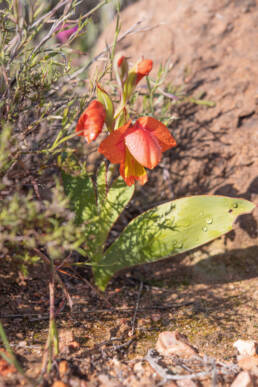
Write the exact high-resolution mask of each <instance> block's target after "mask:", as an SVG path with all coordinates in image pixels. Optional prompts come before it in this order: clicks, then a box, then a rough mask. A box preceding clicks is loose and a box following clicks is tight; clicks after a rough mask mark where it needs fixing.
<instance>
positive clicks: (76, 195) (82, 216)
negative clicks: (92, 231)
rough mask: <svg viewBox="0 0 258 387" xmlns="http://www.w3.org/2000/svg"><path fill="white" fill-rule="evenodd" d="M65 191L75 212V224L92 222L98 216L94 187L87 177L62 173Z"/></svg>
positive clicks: (85, 175)
mask: <svg viewBox="0 0 258 387" xmlns="http://www.w3.org/2000/svg"><path fill="white" fill-rule="evenodd" d="M62 178H63V184H64V190H65V193H66V195H67V196H69V199H70V202H71V207H72V208H73V210H74V212H75V223H77V224H81V223H84V222H88V221H91V220H92V219H94V218H95V217H96V216H97V205H96V197H95V191H94V186H93V182H92V180H91V178H90V177H89V176H88V175H87V174H84V175H80V176H71V175H68V174H66V173H65V172H64V171H62Z"/></svg>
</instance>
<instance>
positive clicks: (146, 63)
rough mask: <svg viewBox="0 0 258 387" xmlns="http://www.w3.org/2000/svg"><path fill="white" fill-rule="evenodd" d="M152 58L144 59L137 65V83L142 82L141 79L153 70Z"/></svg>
mask: <svg viewBox="0 0 258 387" xmlns="http://www.w3.org/2000/svg"><path fill="white" fill-rule="evenodd" d="M152 64H153V62H152V60H150V59H144V60H142V61H141V62H140V63H138V64H137V67H136V74H137V78H136V84H137V83H138V82H140V80H141V79H142V78H143V77H144V76H145V75H149V73H150V71H151V70H152Z"/></svg>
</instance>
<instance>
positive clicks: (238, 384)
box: [231, 371, 254, 387]
mask: <svg viewBox="0 0 258 387" xmlns="http://www.w3.org/2000/svg"><path fill="white" fill-rule="evenodd" d="M231 387H254V384H253V381H252V378H251V376H250V374H249V373H248V372H247V371H242V372H240V374H238V375H237V377H236V379H235V380H234V381H233V383H232V384H231Z"/></svg>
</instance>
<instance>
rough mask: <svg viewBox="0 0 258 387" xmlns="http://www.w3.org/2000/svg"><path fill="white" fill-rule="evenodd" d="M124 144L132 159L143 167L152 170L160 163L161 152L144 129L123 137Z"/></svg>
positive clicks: (152, 137) (153, 137)
mask: <svg viewBox="0 0 258 387" xmlns="http://www.w3.org/2000/svg"><path fill="white" fill-rule="evenodd" d="M125 144H126V146H127V148H128V149H129V151H130V153H131V154H132V155H133V157H134V158H135V159H136V160H137V161H138V162H139V163H140V164H141V165H143V166H144V167H147V168H150V169H153V168H154V167H156V165H157V164H158V163H159V162H160V159H161V156H162V151H161V147H160V145H159V142H158V140H157V139H156V138H155V136H154V135H153V134H152V133H151V132H149V131H148V130H146V129H143V128H137V127H136V129H135V130H134V131H133V132H131V133H129V134H128V135H126V136H125Z"/></svg>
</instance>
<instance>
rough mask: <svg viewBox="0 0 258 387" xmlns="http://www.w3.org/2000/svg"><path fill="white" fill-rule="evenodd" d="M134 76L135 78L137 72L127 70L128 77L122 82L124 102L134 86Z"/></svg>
mask: <svg viewBox="0 0 258 387" xmlns="http://www.w3.org/2000/svg"><path fill="white" fill-rule="evenodd" d="M136 78H137V74H136V72H135V71H131V72H129V74H128V77H127V78H126V81H125V83H124V90H123V99H124V102H126V101H128V99H129V98H130V97H131V95H132V93H133V91H134V89H135V86H136Z"/></svg>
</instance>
